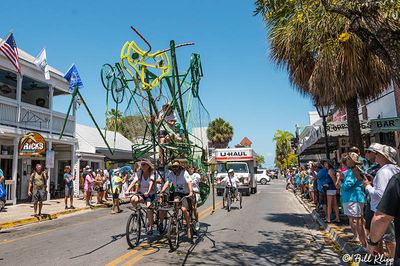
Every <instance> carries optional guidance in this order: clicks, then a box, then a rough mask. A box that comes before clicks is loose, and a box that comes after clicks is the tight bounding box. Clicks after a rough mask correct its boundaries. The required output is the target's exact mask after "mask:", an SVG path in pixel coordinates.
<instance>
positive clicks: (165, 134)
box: [160, 130, 168, 138]
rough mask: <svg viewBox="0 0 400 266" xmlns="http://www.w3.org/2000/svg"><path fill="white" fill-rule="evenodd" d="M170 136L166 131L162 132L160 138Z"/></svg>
mask: <svg viewBox="0 0 400 266" xmlns="http://www.w3.org/2000/svg"><path fill="white" fill-rule="evenodd" d="M167 135H168V132H167V131H166V130H160V138H165V137H166V136H167Z"/></svg>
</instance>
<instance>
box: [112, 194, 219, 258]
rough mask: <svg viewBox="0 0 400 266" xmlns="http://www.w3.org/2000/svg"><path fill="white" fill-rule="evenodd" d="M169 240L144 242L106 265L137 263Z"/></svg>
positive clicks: (202, 215)
mask: <svg viewBox="0 0 400 266" xmlns="http://www.w3.org/2000/svg"><path fill="white" fill-rule="evenodd" d="M220 206H222V200H220V201H218V202H217V203H216V204H215V209H217V208H219V207H220ZM212 210H213V206H212V205H211V206H209V207H208V208H206V209H204V210H202V211H201V212H200V213H199V220H202V219H205V218H206V217H208V216H209V215H210V214H211V213H212ZM166 241H167V239H163V240H162V241H161V240H157V241H155V242H154V243H152V244H149V243H147V242H146V243H142V244H140V245H139V246H137V247H136V248H134V249H133V250H131V251H129V252H127V253H125V254H123V255H121V256H120V257H118V258H116V259H115V260H113V261H111V262H109V263H107V264H106V266H116V265H118V264H120V263H122V262H124V261H126V262H125V263H124V264H123V266H127V265H133V264H135V263H137V262H138V261H140V260H141V259H143V257H145V256H147V255H150V254H151V253H154V252H155V251H157V249H155V248H154V247H156V248H161V247H162V244H165V243H166ZM141 250H145V251H143V252H141V253H139V251H141Z"/></svg>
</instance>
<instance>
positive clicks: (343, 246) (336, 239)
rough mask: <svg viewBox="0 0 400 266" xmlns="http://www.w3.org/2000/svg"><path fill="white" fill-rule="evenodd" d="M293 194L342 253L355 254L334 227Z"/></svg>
mask: <svg viewBox="0 0 400 266" xmlns="http://www.w3.org/2000/svg"><path fill="white" fill-rule="evenodd" d="M293 194H294V196H295V197H296V199H297V200H298V201H299V202H300V204H301V205H302V206H303V207H304V208H305V209H306V210H307V211H308V212H309V213H310V214H311V216H312V217H313V219H314V221H317V222H318V223H319V225H320V226H321V227H323V228H324V230H325V232H327V233H328V234H329V236H330V238H331V239H332V240H333V242H335V243H336V244H337V245H338V246H339V247H340V249H341V250H342V252H343V253H345V254H349V255H355V254H357V253H354V251H353V248H352V246H351V244H349V243H347V242H346V241H345V240H343V238H341V237H340V236H339V235H338V234H337V233H336V231H335V229H333V228H332V227H331V226H329V225H328V224H327V223H325V222H324V221H323V220H322V219H321V217H320V216H319V214H318V213H317V212H316V211H315V210H312V209H311V208H310V207H309V206H308V205H307V204H306V203H304V201H303V200H302V199H301V198H300V197H299V196H298V195H297V194H296V193H293ZM341 255H343V254H341ZM350 263H354V262H350V261H349V264H350ZM351 265H353V264H351ZM356 265H362V266H365V265H367V264H366V263H364V262H360V263H359V264H356Z"/></svg>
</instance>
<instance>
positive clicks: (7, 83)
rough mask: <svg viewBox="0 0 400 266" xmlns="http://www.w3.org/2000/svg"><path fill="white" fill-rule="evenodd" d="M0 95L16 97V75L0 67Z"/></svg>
mask: <svg viewBox="0 0 400 266" xmlns="http://www.w3.org/2000/svg"><path fill="white" fill-rule="evenodd" d="M0 96H3V97H7V98H10V99H17V75H16V74H14V73H12V72H8V71H5V70H2V69H0Z"/></svg>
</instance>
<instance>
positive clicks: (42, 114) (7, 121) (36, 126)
mask: <svg viewBox="0 0 400 266" xmlns="http://www.w3.org/2000/svg"><path fill="white" fill-rule="evenodd" d="M65 116H66V115H65V114H62V113H59V112H55V111H53V121H52V124H51V110H49V109H46V108H41V107H38V106H35V105H31V104H28V103H21V107H20V118H19V121H18V104H17V101H16V100H13V99H8V98H5V97H1V96H0V124H4V125H8V126H14V127H17V126H19V127H20V128H24V129H28V130H30V129H31V130H38V131H44V132H50V131H52V132H53V133H56V134H59V133H61V130H62V126H63V124H64V120H65ZM74 119H75V118H74V117H73V116H69V117H68V121H67V125H66V127H65V130H64V134H65V135H66V136H73V135H74V130H75V127H74Z"/></svg>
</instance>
